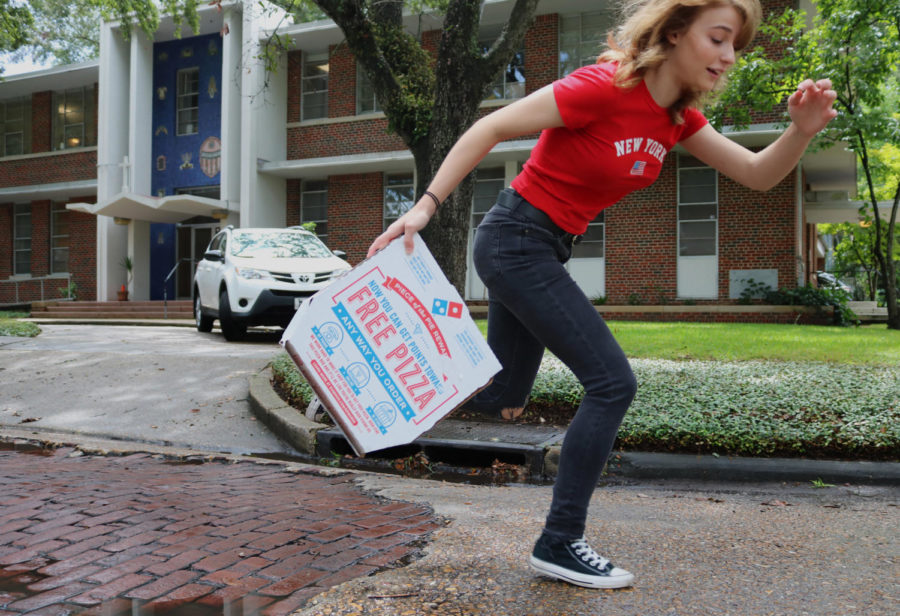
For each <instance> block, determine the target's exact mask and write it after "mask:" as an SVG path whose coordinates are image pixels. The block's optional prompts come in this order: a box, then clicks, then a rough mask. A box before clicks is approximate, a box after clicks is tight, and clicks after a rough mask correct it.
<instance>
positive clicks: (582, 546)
mask: <svg viewBox="0 0 900 616" xmlns="http://www.w3.org/2000/svg"><path fill="white" fill-rule="evenodd" d="M531 567H532V568H533V569H535V570H536V571H538V572H540V573H543V574H544V575H547V576H549V577H552V578H556V579H559V580H562V581H564V582H569V583H570V584H575V585H577V586H586V587H588V588H624V587H626V586H631V584H632V583H633V582H634V575H633V574H631V573H629V572H627V571H625V570H624V569H619V568H618V567H614V566H613V564H612V563H611V562H609V561H608V560H606V559H605V558H603V557H602V556H600V555H599V554H597V552H595V551H594V550H593V548H591V546H589V545H588V543H587V541H585V539H584V537H582V538H581V539H573V540H571V541H559V540H555V539H553V538H551V537H549V536H547V535H545V534H542V535H541V537H540V539H538V541H537V543H536V544H535V546H534V551H533V552H532V553H531Z"/></svg>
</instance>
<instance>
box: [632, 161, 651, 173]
mask: <svg viewBox="0 0 900 616" xmlns="http://www.w3.org/2000/svg"><path fill="white" fill-rule="evenodd" d="M646 166H647V162H646V161H643V160H638V161H635V163H634V166H633V167H632V168H631V175H644V167H646Z"/></svg>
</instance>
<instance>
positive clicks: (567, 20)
mask: <svg viewBox="0 0 900 616" xmlns="http://www.w3.org/2000/svg"><path fill="white" fill-rule="evenodd" d="M592 17H597V18H599V21H601V22H604V24H603V26H601V28H602V31H601V32H600V33H599V36H597V38H592V37H591V36H585V32H586V30H585V24H584V22H585V20H586V19H590V18H592ZM576 19H577V20H578V33H577V38H578V41H577V43H575V46H574V47H575V55H576V56H577V57H576V58H575V59H574V60H570V61H569V62H568V64H572V65H575V66H574V68H572V70H570V71H564V70H563V66H564V63H563V58H562V54H563V53H566V52H567V51H568V49H567V47H568V42H567V41H564V39H565V38H566V37H567V36H573V33H572V30H574V28H571V29H568V30H567V29H566V28H567V26H569V25H570V24H572V23H573V22H574V21H575V20H576ZM616 21H617V17H616V12H615V11H614V10H612V9H600V10H597V11H585V12H582V13H571V14H566V15H560V19H559V30H558V32H559V34H558V38H557V60H556V65H557V71H556V72H557V77H558V78H560V79H561V78H563V77H565V76H566V75H568V74H569V73H571V72H572V71H574V70H576V69H577V68H581V67H582V66H587V65H589V64H593V63H595V62H596V61H597V57H598V56H599V55H600V53H602V52H603V50H604V49H605V48H606V36H605V35H606V33H607V32H609V30H611V29H612V28H613V27H615V24H616ZM593 33H594V31H593V30H591V34H593ZM569 49H571V48H569ZM589 49H590V51H588V50H589Z"/></svg>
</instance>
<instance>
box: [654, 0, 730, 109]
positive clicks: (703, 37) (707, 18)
mask: <svg viewBox="0 0 900 616" xmlns="http://www.w3.org/2000/svg"><path fill="white" fill-rule="evenodd" d="M743 25H744V21H743V19H742V18H741V15H740V13H738V11H737V9H735V8H734V7H733V6H716V7H710V8H707V9H704V10H703V11H701V12H700V13H699V14H698V15H697V18H696V19H695V20H694V22H693V23H692V24H691V25H690V26H689V27H688V28H687V30H685V31H684V32H677V33H671V34H669V36H668V39H669V42H670V43H671V44H672V48H671V49H670V51H669V58H668V62H667V64H669V66H670V68H671V69H672V70H674V71H675V75H674V76H675V77H676V79H678V81H680V82H681V85H682V88H683V89H685V90H690V91H692V92H708V91H710V90H712V89H713V88H714V87H715V85H716V82H717V81H718V80H719V78H720V77H721V76H722V75H723V74H724V73H725V71H727V70H728V69H729V68H730V67H731V65H732V64H734V60H735V55H734V40H735V37H737V35H738V33H739V32H740V30H741V27H743Z"/></svg>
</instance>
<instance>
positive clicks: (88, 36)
mask: <svg viewBox="0 0 900 616" xmlns="http://www.w3.org/2000/svg"><path fill="white" fill-rule="evenodd" d="M28 7H29V8H30V10H31V13H32V15H33V16H34V17H33V23H32V24H31V26H30V27H29V28H28V30H27V34H26V36H25V38H24V39H23V40H21V41H20V42H19V44H18V45H16V46H15V47H14V49H15V50H16V51H15V53H14V54H13V55H12V59H13V60H14V61H15V60H21V59H22V58H24V57H31V58H32V59H33V60H34V61H35V62H37V63H39V64H46V63H52V64H73V63H76V62H84V61H87V60H92V59H95V58H97V57H99V55H100V2H98V1H96V0H80V1H78V2H69V1H67V0H30V1H29V2H28Z"/></svg>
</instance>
